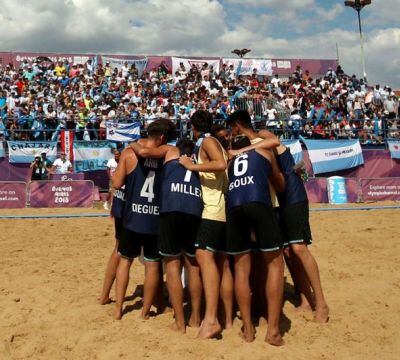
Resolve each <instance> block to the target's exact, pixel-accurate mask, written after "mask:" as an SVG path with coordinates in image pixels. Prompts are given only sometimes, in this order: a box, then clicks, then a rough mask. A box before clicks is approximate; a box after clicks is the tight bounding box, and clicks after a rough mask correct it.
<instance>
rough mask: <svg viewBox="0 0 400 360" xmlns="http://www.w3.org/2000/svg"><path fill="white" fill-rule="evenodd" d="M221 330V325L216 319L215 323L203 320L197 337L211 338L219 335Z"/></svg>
mask: <svg viewBox="0 0 400 360" xmlns="http://www.w3.org/2000/svg"><path fill="white" fill-rule="evenodd" d="M221 331H222V328H221V325H220V324H219V322H218V320H217V321H215V323H213V324H210V323H206V322H205V321H203V322H202V323H201V326H200V330H199V333H198V334H197V338H198V339H202V340H205V339H212V338H213V337H215V336H217V335H219V334H220V333H221Z"/></svg>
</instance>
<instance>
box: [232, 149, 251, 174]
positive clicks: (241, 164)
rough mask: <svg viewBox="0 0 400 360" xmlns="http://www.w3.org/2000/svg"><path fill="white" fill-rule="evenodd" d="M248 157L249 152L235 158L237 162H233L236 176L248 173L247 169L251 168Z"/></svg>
mask: <svg viewBox="0 0 400 360" xmlns="http://www.w3.org/2000/svg"><path fill="white" fill-rule="evenodd" d="M248 157H249V156H248V155H247V154H243V155H240V156H238V157H237V158H236V159H235V162H234V164H233V174H234V175H235V176H236V177H239V176H243V175H244V174H246V172H247V169H248V168H249V161H248Z"/></svg>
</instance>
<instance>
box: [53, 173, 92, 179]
mask: <svg viewBox="0 0 400 360" xmlns="http://www.w3.org/2000/svg"><path fill="white" fill-rule="evenodd" d="M49 180H59V181H71V180H85V174H84V173H68V174H50V175H49Z"/></svg>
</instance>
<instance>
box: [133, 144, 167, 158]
mask: <svg viewBox="0 0 400 360" xmlns="http://www.w3.org/2000/svg"><path fill="white" fill-rule="evenodd" d="M129 146H130V147H131V148H132V149H133V151H134V152H135V154H136V155H137V156H140V157H143V158H153V159H162V158H164V157H165V155H166V154H167V152H168V150H170V149H171V147H173V146H171V145H161V146H159V147H157V148H152V149H150V148H145V147H144V146H142V145H140V144H139V143H137V142H134V143H131V144H129Z"/></svg>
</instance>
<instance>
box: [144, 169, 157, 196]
mask: <svg viewBox="0 0 400 360" xmlns="http://www.w3.org/2000/svg"><path fill="white" fill-rule="evenodd" d="M155 176H156V173H155V172H154V171H149V173H148V174H147V178H146V180H145V181H144V184H143V187H142V190H140V196H141V197H144V198H147V201H148V202H149V203H151V202H153V199H154V179H155Z"/></svg>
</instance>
